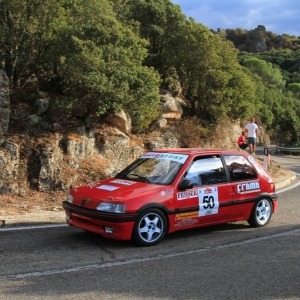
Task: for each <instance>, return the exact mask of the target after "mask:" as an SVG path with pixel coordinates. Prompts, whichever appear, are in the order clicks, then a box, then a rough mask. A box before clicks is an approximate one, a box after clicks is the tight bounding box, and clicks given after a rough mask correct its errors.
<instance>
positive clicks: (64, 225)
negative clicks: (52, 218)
mask: <svg viewBox="0 0 300 300" xmlns="http://www.w3.org/2000/svg"><path fill="white" fill-rule="evenodd" d="M66 226H69V225H68V224H53V225H36V226H24V227H9V228H0V232H1V231H15V230H31V229H43V228H55V227H66Z"/></svg>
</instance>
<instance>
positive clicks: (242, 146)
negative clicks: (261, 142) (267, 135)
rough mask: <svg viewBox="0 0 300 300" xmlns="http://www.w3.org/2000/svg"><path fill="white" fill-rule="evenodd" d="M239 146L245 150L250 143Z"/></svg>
mask: <svg viewBox="0 0 300 300" xmlns="http://www.w3.org/2000/svg"><path fill="white" fill-rule="evenodd" d="M239 147H240V148H241V149H243V150H245V149H246V148H247V147H248V144H241V145H239Z"/></svg>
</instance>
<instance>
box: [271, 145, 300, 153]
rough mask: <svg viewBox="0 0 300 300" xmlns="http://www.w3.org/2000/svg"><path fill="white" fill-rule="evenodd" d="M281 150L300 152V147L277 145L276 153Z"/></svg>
mask: <svg viewBox="0 0 300 300" xmlns="http://www.w3.org/2000/svg"><path fill="white" fill-rule="evenodd" d="M279 151H283V152H295V153H296V152H300V148H295V147H280V146H276V153H278V152H279Z"/></svg>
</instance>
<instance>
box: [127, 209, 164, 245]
mask: <svg viewBox="0 0 300 300" xmlns="http://www.w3.org/2000/svg"><path fill="white" fill-rule="evenodd" d="M167 227H168V222H167V218H166V216H165V214H164V213H163V212H162V211H161V210H159V209H157V208H151V209H147V210H145V211H143V212H142V213H141V214H140V215H139V216H138V218H137V220H136V221H135V224H134V227H133V232H132V239H133V240H134V241H135V242H136V243H137V244H138V245H139V246H143V247H145V246H154V245H156V244H158V243H159V242H160V241H161V240H162V239H163V238H164V236H165V235H166V232H167Z"/></svg>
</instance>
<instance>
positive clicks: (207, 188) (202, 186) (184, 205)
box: [174, 155, 232, 228]
mask: <svg viewBox="0 0 300 300" xmlns="http://www.w3.org/2000/svg"><path fill="white" fill-rule="evenodd" d="M182 180H190V181H191V182H192V183H193V187H192V188H191V189H185V190H176V200H175V202H176V205H175V207H176V214H175V216H174V228H184V227H196V226H201V225H206V224H214V223H220V222H226V220H227V219H228V217H229V215H230V209H231V202H232V187H231V185H230V183H228V182H227V178H226V174H225V169H224V165H223V163H222V160H221V158H220V156H219V155H206V156H199V157H196V158H195V159H194V160H193V161H192V162H191V164H190V166H189V167H188V169H187V171H186V172H185V174H184V175H183V178H182Z"/></svg>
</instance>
